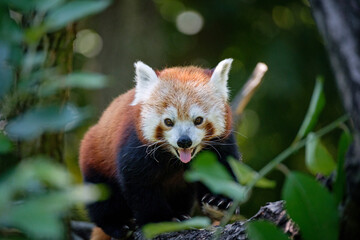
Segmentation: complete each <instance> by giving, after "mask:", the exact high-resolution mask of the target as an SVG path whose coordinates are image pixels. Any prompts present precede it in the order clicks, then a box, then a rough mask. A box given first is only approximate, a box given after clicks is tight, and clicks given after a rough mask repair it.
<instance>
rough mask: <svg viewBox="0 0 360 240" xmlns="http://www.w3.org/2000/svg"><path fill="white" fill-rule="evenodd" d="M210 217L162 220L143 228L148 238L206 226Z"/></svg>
mask: <svg viewBox="0 0 360 240" xmlns="http://www.w3.org/2000/svg"><path fill="white" fill-rule="evenodd" d="M210 224H211V223H210V219H208V218H207V217H194V218H191V219H189V220H186V221H183V222H162V223H149V224H147V225H145V226H144V227H143V228H142V231H143V233H144V235H145V237H146V238H148V239H151V238H154V237H156V236H157V235H159V234H161V233H166V232H176V231H181V230H187V229H192V228H206V227H208V226H210Z"/></svg>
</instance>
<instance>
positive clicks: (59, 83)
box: [39, 73, 107, 96]
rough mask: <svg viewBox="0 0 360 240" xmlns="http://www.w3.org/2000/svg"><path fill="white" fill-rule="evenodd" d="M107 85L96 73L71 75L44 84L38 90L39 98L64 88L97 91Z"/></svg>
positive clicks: (101, 76)
mask: <svg viewBox="0 0 360 240" xmlns="http://www.w3.org/2000/svg"><path fill="white" fill-rule="evenodd" d="M106 84H107V78H106V77H105V76H104V75H101V74H97V73H71V74H69V75H67V76H65V77H60V78H55V79H52V80H50V81H47V82H45V83H44V84H43V85H42V86H41V88H40V93H39V95H40V96H49V95H51V94H54V93H56V91H57V90H59V89H64V88H85V89H99V88H103V87H104V86H106Z"/></svg>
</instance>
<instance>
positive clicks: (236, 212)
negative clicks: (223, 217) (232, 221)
mask: <svg viewBox="0 0 360 240" xmlns="http://www.w3.org/2000/svg"><path fill="white" fill-rule="evenodd" d="M235 214H236V215H239V214H240V207H237V208H236V210H235Z"/></svg>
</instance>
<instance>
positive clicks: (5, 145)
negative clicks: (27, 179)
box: [0, 133, 13, 154]
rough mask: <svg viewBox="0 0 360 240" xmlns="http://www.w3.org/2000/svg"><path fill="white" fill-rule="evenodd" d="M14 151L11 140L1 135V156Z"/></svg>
mask: <svg viewBox="0 0 360 240" xmlns="http://www.w3.org/2000/svg"><path fill="white" fill-rule="evenodd" d="M12 149H13V145H12V143H11V141H10V139H9V138H7V137H6V136H5V135H4V134H2V133H0V154H4V153H8V152H10V151H11V150H12Z"/></svg>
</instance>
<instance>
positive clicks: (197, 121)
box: [194, 117, 204, 125]
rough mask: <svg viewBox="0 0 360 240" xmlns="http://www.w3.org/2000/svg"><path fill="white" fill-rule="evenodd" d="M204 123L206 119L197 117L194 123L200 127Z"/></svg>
mask: <svg viewBox="0 0 360 240" xmlns="http://www.w3.org/2000/svg"><path fill="white" fill-rule="evenodd" d="M203 121H204V119H203V118H202V117H197V118H196V119H195V121H194V124H195V125H200V124H202V122H203Z"/></svg>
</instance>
